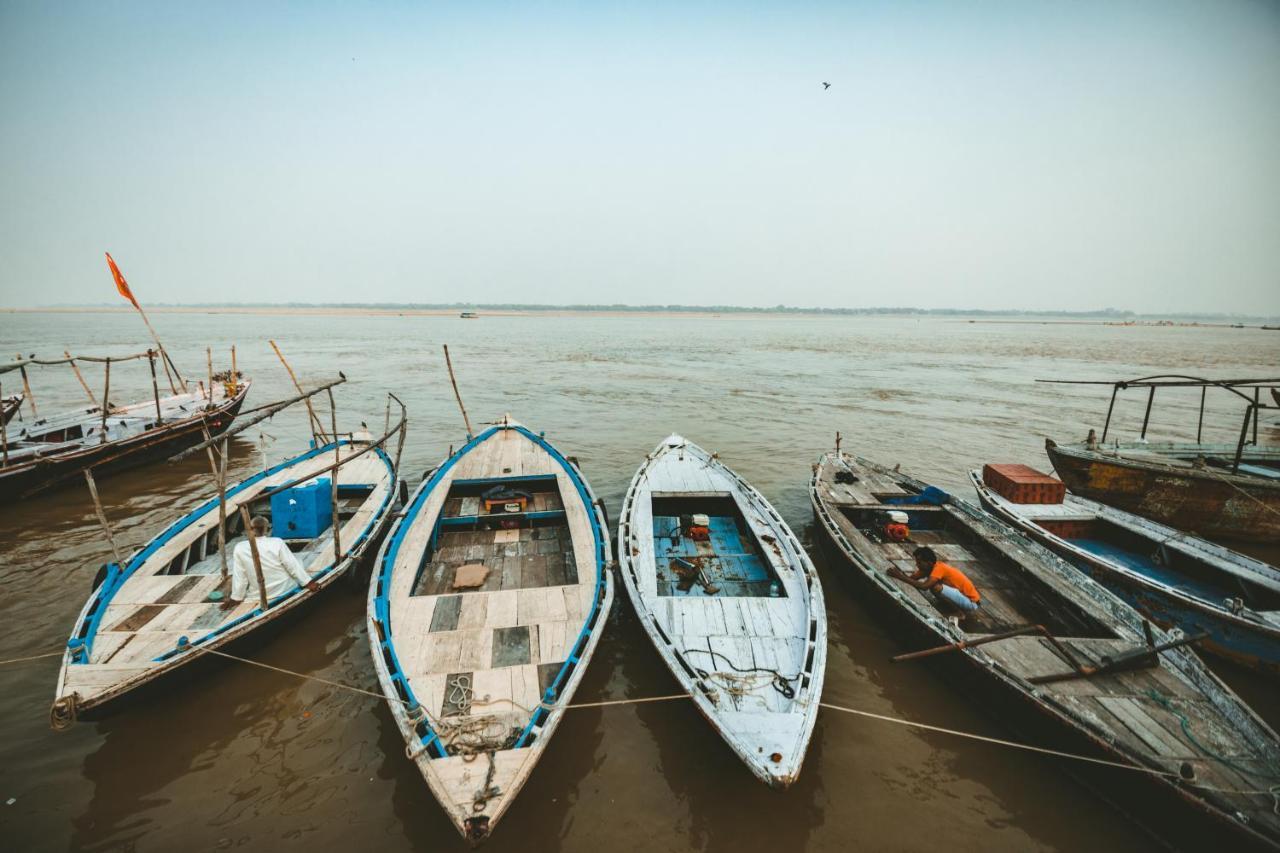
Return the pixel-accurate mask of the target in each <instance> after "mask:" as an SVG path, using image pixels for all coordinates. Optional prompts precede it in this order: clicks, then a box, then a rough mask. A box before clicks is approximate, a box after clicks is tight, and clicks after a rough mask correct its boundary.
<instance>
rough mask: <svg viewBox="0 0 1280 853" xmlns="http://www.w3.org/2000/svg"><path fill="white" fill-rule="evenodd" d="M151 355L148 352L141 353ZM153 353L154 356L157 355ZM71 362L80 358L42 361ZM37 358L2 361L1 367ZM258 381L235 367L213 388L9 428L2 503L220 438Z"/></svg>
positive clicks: (0, 467) (0, 463) (0, 481)
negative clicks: (88, 471) (84, 475)
mask: <svg viewBox="0 0 1280 853" xmlns="http://www.w3.org/2000/svg"><path fill="white" fill-rule="evenodd" d="M146 357H148V354H146V353H144V354H141V355H140V356H133V358H146ZM150 357H151V358H153V359H154V358H155V357H156V356H155V353H151V354H150ZM77 358H81V357H77ZM95 360H98V359H95ZM112 360H113V361H115V360H116V359H112ZM120 360H125V359H120ZM67 361H72V359H58V360H56V361H53V362H39V361H35V362H34V363H37V364H39V363H53V364H60V363H65V362H67ZM32 362H33V360H27V361H24V362H19V363H18V364H16V365H9V364H0V371H3V370H11V369H14V368H15V367H18V366H21V365H24V364H30V363H32ZM153 367H154V363H153ZM251 384H252V383H251V382H250V381H249V380H247V379H245V378H244V376H243V374H241V373H240V372H239V371H235V372H233V371H230V370H227V371H224V372H222V373H217V374H214V375H213V387H212V388H204V387H203V385H204V383H203V382H201V383H200V384H199V385H198V386H196V387H192V388H191V389H190V390H188V391H183V392H179V393H175V394H171V395H167V396H163V397H162V396H160V394H159V392H158V391H157V392H156V393H155V395H154V396H153V397H152V398H151V399H149V400H144V401H140V402H136V403H129V404H127V405H116V404H114V403H108V404H107V410H106V411H105V412H104V411H103V407H102V404H101V402H100V401H95V403H94V405H91V406H87V407H85V408H82V409H76V410H74V411H69V412H63V413H60V414H57V415H51V416H49V417H43V418H39V419H36V420H27V421H24V422H22V423H21V424H19V425H16V426H15V425H6V426H5V443H4V452H3V456H2V457H0V502H4V501H16V500H20V499H23V498H27V497H30V496H32V495H35V494H38V493H40V492H44V491H47V490H49V489H54V488H57V487H59V486H62V485H65V484H66V483H68V482H73V483H74V482H79V481H80V478H81V476H82V472H83V471H84V470H85V469H89V468H91V469H93V471H94V473H95V475H97V476H99V477H101V476H102V475H105V474H109V473H114V472H116V471H120V470H123V469H126V468H130V467H134V466H137V465H141V464H143V463H146V462H152V461H155V460H157V459H164V458H166V457H168V456H172V455H174V454H175V453H178V452H179V451H181V450H183V449H185V448H188V447H191V446H193V445H195V444H198V443H199V442H201V441H203V440H205V439H206V438H207V437H210V436H216V435H218V434H220V433H221V432H222V431H223V430H225V429H226V428H227V427H229V426H230V425H231V422H232V421H233V420H235V418H236V416H237V414H238V413H239V412H240V408H241V406H242V405H243V404H244V400H245V397H246V396H247V395H248V393H249V388H250V385H251ZM206 432H207V435H206Z"/></svg>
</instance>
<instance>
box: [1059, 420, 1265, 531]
mask: <svg viewBox="0 0 1280 853" xmlns="http://www.w3.org/2000/svg"><path fill="white" fill-rule="evenodd" d="M1045 451H1046V452H1047V453H1048V455H1049V461H1050V462H1051V463H1053V468H1054V470H1055V471H1056V472H1057V474H1058V477H1059V478H1061V480H1062V481H1063V482H1064V483H1066V485H1067V488H1068V489H1069V490H1070V491H1072V492H1074V493H1075V494H1077V495H1080V496H1081V497H1086V498H1091V499H1092V500H1096V501H1099V502H1101V503H1104V504H1108V505H1110V506H1113V507H1116V508H1117V509H1123V510H1125V511H1126V512H1132V513H1135V514H1137V515H1141V516H1144V517H1146V518H1149V519H1151V520H1152V521H1158V522H1160V523H1162V524H1167V525H1169V526H1170V527H1176V528H1179V529H1180V530H1189V531H1193V532H1195V533H1198V534H1200V535H1201V536H1209V537H1216V538H1221V539H1232V540H1237V541H1241V542H1277V541H1280V480H1278V481H1276V482H1268V481H1265V480H1260V479H1258V478H1253V477H1242V476H1237V475H1231V474H1226V473H1218V472H1215V471H1209V470H1194V469H1181V468H1175V467H1173V466H1171V465H1160V464H1158V463H1152V462H1143V461H1138V460H1133V459H1124V458H1121V457H1111V456H1107V455H1104V454H1101V453H1097V452H1094V451H1089V450H1087V449H1084V448H1079V447H1063V446H1061V445H1057V444H1055V443H1054V442H1052V441H1046V442H1045Z"/></svg>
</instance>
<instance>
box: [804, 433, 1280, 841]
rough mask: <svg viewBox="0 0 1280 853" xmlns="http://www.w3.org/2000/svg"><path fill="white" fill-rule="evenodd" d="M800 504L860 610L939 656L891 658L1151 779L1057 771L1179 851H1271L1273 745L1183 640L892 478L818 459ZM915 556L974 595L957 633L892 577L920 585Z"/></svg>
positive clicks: (1029, 731)
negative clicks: (977, 601) (958, 576)
mask: <svg viewBox="0 0 1280 853" xmlns="http://www.w3.org/2000/svg"><path fill="white" fill-rule="evenodd" d="M810 496H811V499H812V501H813V509H814V515H815V518H816V521H817V524H816V529H817V531H818V537H819V539H820V540H821V541H822V543H823V545H824V547H825V548H826V549H827V550H828V551H829V552H830V553H831V554H832V555H833V558H834V560H833V562H836V563H837V564H838V565H842V566H843V567H845V568H846V569H847V571H848V576H849V577H850V578H851V579H852V580H853V581H854V582H855V583H856V584H857V585H858V587H859V588H860V589H861V590H862V591H863V593H864V594H865V595H866V596H867V599H866V603H867V605H868V606H869V607H872V608H875V609H878V610H881V611H882V612H883V613H884V614H885V615H886V616H887V617H891V618H893V619H894V620H895V621H896V622H897V623H898V624H899V625H900V626H902V627H903V628H904V629H905V632H906V633H907V634H909V635H910V636H911V637H913V638H915V639H916V640H917V641H919V640H923V641H924V642H925V643H927V644H928V645H930V646H936V648H933V649H930V650H928V651H927V652H923V653H916V654H912V655H902V656H899V657H898V658H897V659H911V658H918V657H924V656H932V655H934V654H938V655H940V656H939V657H938V662H939V663H940V664H941V663H949V664H950V665H951V668H952V670H953V672H954V674H956V675H958V676H959V677H960V678H961V679H962V680H963V685H964V691H965V694H966V695H969V696H975V697H976V696H978V695H980V694H981V695H982V696H983V697H984V698H985V699H986V700H988V702H989V703H990V706H991V707H994V708H995V709H996V711H997V713H998V714H999V717H1000V718H1001V719H1002V720H1005V721H1006V722H1008V723H1009V724H1010V725H1012V726H1015V727H1016V728H1018V729H1019V730H1020V731H1022V732H1023V734H1024V737H1025V736H1027V735H1031V736H1033V737H1034V739H1035V740H1037V741H1041V742H1044V743H1046V744H1049V745H1052V746H1053V747H1054V748H1056V749H1061V750H1065V751H1069V752H1073V753H1076V754H1080V755H1084V756H1089V757H1094V758H1098V759H1103V760H1106V761H1110V762H1117V763H1120V764H1123V765H1128V766H1130V767H1133V768H1137V769H1140V770H1144V771H1146V772H1133V771H1128V772H1126V771H1124V770H1117V769H1112V768H1107V767H1101V766H1098V765H1090V764H1085V763H1081V762H1067V763H1066V765H1065V766H1066V768H1067V769H1069V770H1070V771H1071V772H1072V773H1073V774H1074V775H1077V776H1079V777H1081V778H1082V779H1083V780H1084V781H1085V782H1086V783H1087V784H1090V785H1091V786H1093V787H1095V788H1098V789H1101V790H1102V791H1104V792H1105V793H1106V794H1107V795H1108V796H1110V797H1114V798H1121V799H1122V800H1123V805H1124V807H1125V808H1126V811H1128V812H1130V813H1134V814H1136V815H1138V816H1140V817H1143V818H1146V819H1148V822H1149V823H1150V824H1151V826H1152V828H1153V829H1155V830H1156V831H1158V832H1160V833H1161V834H1163V835H1165V836H1166V837H1169V838H1172V839H1175V840H1176V841H1177V842H1178V843H1179V844H1187V845H1189V846H1190V847H1192V848H1194V847H1197V846H1200V845H1201V844H1205V843H1209V842H1210V841H1212V842H1215V843H1216V844H1217V845H1218V846H1222V847H1232V848H1234V849H1241V848H1243V847H1256V848H1259V849H1271V848H1274V847H1275V846H1276V845H1277V843H1278V842H1280V814H1277V813H1276V812H1275V810H1274V806H1275V799H1274V797H1273V796H1272V795H1271V794H1270V793H1268V789H1269V788H1270V787H1271V786H1273V785H1275V784H1276V782H1277V780H1278V779H1280V739H1278V738H1277V735H1276V733H1275V732H1274V731H1272V730H1271V729H1270V728H1269V727H1268V726H1267V725H1266V723H1264V722H1263V721H1262V720H1261V719H1260V718H1259V717H1258V716H1257V715H1256V714H1255V713H1254V712H1253V711H1252V710H1251V709H1250V708H1249V707H1248V706H1246V705H1245V704H1244V703H1243V702H1242V701H1240V699H1239V698H1238V697H1237V696H1236V695H1235V694H1234V693H1232V691H1231V690H1230V689H1229V688H1228V687H1227V686H1226V685H1224V684H1223V683H1222V682H1221V681H1219V680H1218V679H1217V677H1215V676H1214V675H1213V674H1212V673H1211V672H1210V671H1209V670H1208V669H1207V668H1206V667H1205V666H1204V664H1203V663H1202V662H1201V661H1200V659H1199V658H1198V657H1196V655H1195V654H1194V653H1193V652H1192V651H1191V649H1190V648H1188V647H1187V646H1186V645H1185V644H1186V643H1188V642H1190V641H1191V638H1188V637H1180V636H1179V634H1166V633H1165V632H1163V631H1161V630H1160V629H1159V628H1153V627H1151V626H1150V624H1149V623H1146V622H1144V620H1143V619H1142V618H1141V617H1140V616H1139V615H1138V614H1137V613H1136V612H1135V611H1134V610H1133V609H1132V608H1130V607H1129V606H1127V605H1126V604H1124V602H1122V601H1121V600H1120V599H1119V598H1118V597H1116V596H1115V595H1113V594H1112V593H1111V592H1109V591H1108V590H1107V589H1106V588H1104V587H1103V586H1102V585H1101V584H1099V583H1097V582H1096V581H1094V580H1093V579H1091V578H1090V577H1089V576H1088V575H1086V574H1084V573H1082V572H1080V571H1078V570H1077V569H1075V568H1074V567H1072V566H1071V565H1069V564H1068V563H1066V562H1064V561H1063V560H1062V559H1060V558H1059V557H1057V556H1055V555H1053V554H1052V553H1050V552H1049V551H1047V550H1046V549H1044V548H1043V547H1042V546H1040V545H1037V544H1035V543H1034V542H1032V541H1031V540H1029V539H1028V538H1026V537H1025V536H1023V535H1022V534H1020V533H1019V532H1018V531H1017V530H1015V529H1014V528H1012V527H1010V526H1008V525H1006V524H1004V523H1003V522H1000V521H999V520H997V519H995V518H993V517H992V516H989V515H986V514H984V513H982V512H981V511H980V510H979V509H977V508H976V507H973V506H971V505H969V504H967V503H965V502H963V501H960V500H957V499H955V498H952V497H950V496H948V495H946V494H945V493H943V492H941V491H940V490H938V489H935V488H930V487H928V486H926V485H925V484H924V483H921V482H919V481H917V480H915V479H913V478H911V477H909V476H907V475H905V474H902V473H899V472H898V471H897V470H896V469H893V470H891V469H889V468H885V467H883V466H880V465H877V464H875V463H874V462H871V461H869V460H866V459H862V458H860V457H855V456H851V455H848V454H841V455H837V454H826V455H824V456H823V457H822V458H821V460H820V462H819V464H818V465H816V466H815V468H814V474H813V478H812V480H811V482H810ZM891 510H897V511H905V512H906V513H907V514H908V516H909V519H910V524H909V526H910V530H911V533H910V540H909V541H908V542H906V543H897V542H892V541H887V538H888V537H885V536H882V534H881V532H880V531H882V530H883V529H884V524H883V521H884V517H885V514H886V513H887V512H888V511H891ZM924 545H927V546H929V547H930V548H932V549H933V550H934V551H935V552H937V554H938V556H939V558H940V559H941V560H942V561H944V562H947V563H950V564H952V565H954V566H956V567H957V568H959V569H961V570H962V571H963V572H964V573H965V574H966V575H967V576H968V577H969V578H970V579H971V580H972V581H973V583H974V584H975V586H976V587H977V589H978V591H979V593H980V595H981V598H982V601H981V607H980V608H979V610H978V611H977V612H976V613H975V614H973V615H970V616H968V617H966V618H964V619H963V620H962V621H960V623H959V624H954V623H953V622H952V621H951V620H950V619H948V618H947V615H946V614H944V613H942V612H941V611H939V609H938V606H937V605H936V604H935V601H934V599H933V596H932V595H930V594H929V593H927V592H923V591H921V590H919V589H917V588H916V587H914V586H911V585H909V584H907V583H906V582H904V581H901V580H898V579H895V578H893V577H891V576H890V575H889V574H887V570H888V569H889V568H890V567H893V566H897V567H899V568H900V569H901V570H903V571H907V572H911V571H914V563H913V560H912V552H913V550H914V549H915V548H916V547H919V546H924ZM1148 631H1149V632H1150V633H1149V634H1148V633H1147V632H1148ZM1042 739H1043V740H1042ZM1223 830H1230V831H1231V832H1230V834H1231V835H1232V836H1233V838H1232V839H1231V840H1226V838H1225V835H1224V832H1223Z"/></svg>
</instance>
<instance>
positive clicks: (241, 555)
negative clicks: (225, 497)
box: [222, 515, 320, 610]
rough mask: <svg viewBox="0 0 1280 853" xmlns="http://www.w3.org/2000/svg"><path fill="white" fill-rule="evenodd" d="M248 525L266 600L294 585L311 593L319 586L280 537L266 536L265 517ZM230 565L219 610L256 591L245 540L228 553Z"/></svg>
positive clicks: (254, 574) (254, 573)
mask: <svg viewBox="0 0 1280 853" xmlns="http://www.w3.org/2000/svg"><path fill="white" fill-rule="evenodd" d="M249 526H250V527H252V528H253V538H254V540H255V544H257V546H258V562H259V563H261V564H262V580H263V582H264V583H265V584H266V586H267V600H268V601H270V600H271V599H273V598H275V597H276V596H278V595H281V594H283V593H286V592H288V591H289V590H291V589H293V588H294V587H295V586H301V587H306V588H307V589H308V590H309V591H311V592H316V591H317V590H319V589H320V585H319V584H317V583H316V582H315V581H313V580H312V579H311V575H309V574H307V570H306V569H304V568H303V567H302V563H300V562H298V558H297V557H295V556H293V552H292V551H290V550H289V546H288V545H286V544H285V541H284V540H283V539H280V538H279V537H276V536H268V535H267V527H268V524H267V520H266V519H265V518H263V517H262V516H260V515H255V516H254V517H253V518H252V519H251V520H250V521H249ZM232 561H233V562H234V564H235V565H234V566H233V567H232V570H231V594H230V595H229V596H227V600H226V601H224V602H222V609H223V610H230V609H231V608H233V607H235V606H236V605H237V604H239V603H240V602H242V601H244V599H245V596H246V595H248V594H249V593H253V594H254V595H255V596H256V595H257V593H258V573H257V572H255V571H254V569H253V551H252V549H251V548H250V547H249V540H248V539H246V540H245V541H243V542H241V543H240V544H238V545H236V547H235V551H233V552H232Z"/></svg>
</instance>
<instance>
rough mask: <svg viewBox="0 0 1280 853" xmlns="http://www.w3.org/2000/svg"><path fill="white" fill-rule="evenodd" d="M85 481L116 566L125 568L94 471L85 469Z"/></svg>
mask: <svg viewBox="0 0 1280 853" xmlns="http://www.w3.org/2000/svg"><path fill="white" fill-rule="evenodd" d="M84 481H85V482H86V483H88V484H89V494H90V496H92V497H93V511H94V512H96V513H97V514H98V523H99V524H101V525H102V532H103V533H105V534H107V542H108V543H109V544H110V545H111V553H112V554H114V555H115V558H116V565H118V566H121V567H123V566H124V560H122V559H121V558H120V549H119V548H117V547H116V538H115V537H114V536H112V535H111V525H110V524H108V523H107V514H106V513H105V512H103V511H102V501H101V500H100V499H99V498H98V484H97V483H95V482H94V481H93V471H92V470H91V469H89V468H85V469H84Z"/></svg>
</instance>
